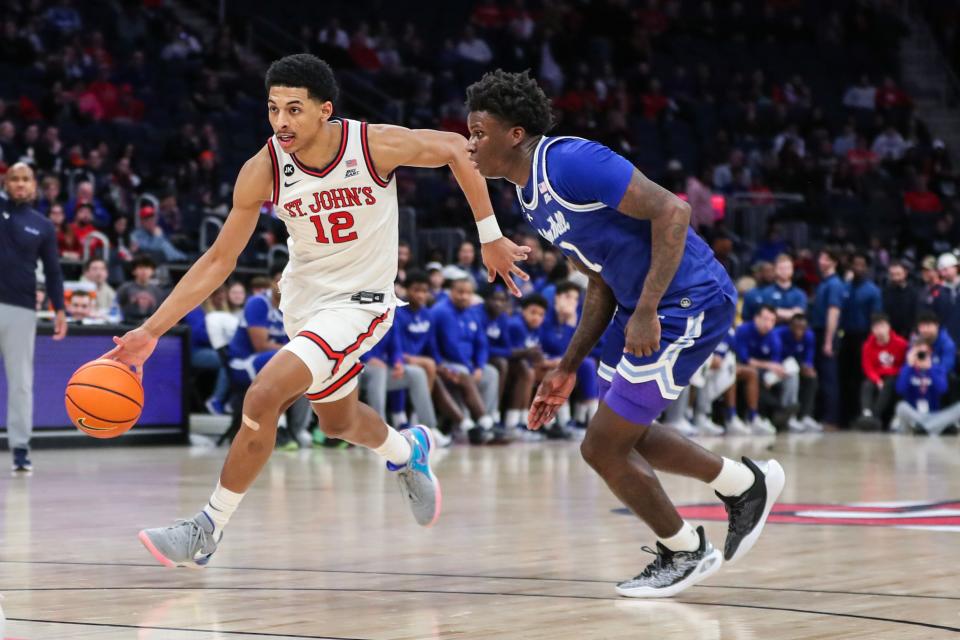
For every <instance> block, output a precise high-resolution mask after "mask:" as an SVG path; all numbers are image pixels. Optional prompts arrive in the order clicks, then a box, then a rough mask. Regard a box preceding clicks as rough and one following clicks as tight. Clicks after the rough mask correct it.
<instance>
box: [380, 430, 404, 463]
mask: <svg viewBox="0 0 960 640" xmlns="http://www.w3.org/2000/svg"><path fill="white" fill-rule="evenodd" d="M373 451H374V453H377V454H378V455H380V456H381V457H383V458H385V459H386V460H387V461H388V462H392V463H393V464H395V465H397V466H400V465H404V464H406V463H407V460H409V459H410V443H409V442H408V441H407V439H406V438H404V437H403V436H402V435H400V432H399V431H397V430H396V429H393V428H391V427H389V426H388V427H387V439H386V440H384V441H383V444H382V445H380V446H379V447H377V448H376V449H374V450H373Z"/></svg>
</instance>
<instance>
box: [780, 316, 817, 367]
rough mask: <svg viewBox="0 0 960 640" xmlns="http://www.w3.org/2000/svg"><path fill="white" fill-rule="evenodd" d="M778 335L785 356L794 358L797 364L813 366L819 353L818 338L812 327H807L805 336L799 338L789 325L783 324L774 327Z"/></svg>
mask: <svg viewBox="0 0 960 640" xmlns="http://www.w3.org/2000/svg"><path fill="white" fill-rule="evenodd" d="M774 332H775V333H776V334H777V337H778V338H779V339H780V346H781V350H782V354H783V357H784V358H791V357H792V358H793V359H795V360H796V361H797V364H801V365H804V364H805V365H807V366H808V367H812V366H813V358H814V356H815V355H816V354H817V346H816V338H815V337H814V335H813V330H812V329H807V330H806V331H805V332H804V333H803V338H802V339H800V340H797V339H796V338H795V337H794V335H793V331H791V330H790V326H789V325H783V326H781V327H777V328H776V329H774Z"/></svg>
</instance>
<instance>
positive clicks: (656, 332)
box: [623, 309, 660, 357]
mask: <svg viewBox="0 0 960 640" xmlns="http://www.w3.org/2000/svg"><path fill="white" fill-rule="evenodd" d="M625 333H626V344H625V345H624V348H623V350H624V351H625V352H627V353H629V354H631V355H635V356H643V357H647V356H652V355H653V354H655V353H656V352H657V351H660V318H659V317H658V316H657V312H656V311H641V310H639V309H637V310H636V311H634V312H633V315H631V316H630V320H629V321H628V322H627V330H626V332H625Z"/></svg>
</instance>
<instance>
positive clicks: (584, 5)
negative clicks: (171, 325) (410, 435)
mask: <svg viewBox="0 0 960 640" xmlns="http://www.w3.org/2000/svg"><path fill="white" fill-rule="evenodd" d="M258 4H259V3H255V2H253V1H252V0H236V1H235V2H230V3H226V5H221V13H220V14H218V13H217V11H216V7H213V8H212V9H209V11H211V13H206V11H208V9H207V8H204V7H199V8H198V7H192V6H181V4H180V3H176V2H165V1H163V0H136V1H134V0H93V1H90V2H72V1H71V0H59V1H43V0H20V1H17V0H12V1H11V2H8V3H6V10H5V11H4V14H3V15H2V17H0V77H2V78H3V79H4V82H3V83H2V84H0V172H2V171H5V170H6V168H7V167H9V166H11V165H12V164H14V163H16V162H26V163H28V164H30V165H31V166H32V167H33V168H34V170H35V172H36V175H37V179H38V183H39V188H38V200H37V202H36V208H37V210H38V211H40V212H41V213H43V214H44V215H46V216H48V217H49V219H50V220H51V222H52V223H53V224H54V226H55V227H56V230H57V240H58V247H59V253H60V258H61V267H62V270H63V272H64V275H65V278H66V280H67V296H68V303H67V309H68V312H69V316H70V317H71V319H72V320H73V321H74V322H82V323H121V322H122V323H125V324H136V323H138V322H140V321H142V320H143V319H144V318H145V317H147V316H148V315H149V314H150V313H152V311H153V310H154V309H155V308H156V307H157V305H158V304H159V303H160V302H161V301H162V300H163V297H164V295H165V294H166V293H167V292H168V291H169V290H170V288H171V287H172V286H173V285H174V284H175V283H176V281H177V279H178V278H179V277H180V275H182V273H183V272H184V271H185V270H186V268H188V267H189V265H190V264H191V262H192V260H194V259H195V258H196V257H197V256H198V255H199V254H200V253H201V252H202V251H204V250H205V249H206V248H207V247H209V245H210V244H211V243H212V241H213V239H214V238H215V237H216V234H217V232H218V231H219V229H220V228H221V227H222V222H223V219H224V217H225V216H226V214H227V213H228V211H229V203H230V196H231V188H232V183H233V180H234V178H235V176H236V173H237V170H238V169H239V167H240V165H241V164H242V162H243V161H245V160H246V158H247V157H249V156H250V155H252V154H253V153H255V152H256V150H257V149H258V148H260V146H261V145H262V144H263V141H264V140H265V139H266V137H267V136H268V135H269V133H270V131H269V127H268V124H267V121H266V118H265V117H264V116H265V110H264V103H263V82H262V73H263V70H264V68H265V62H268V61H269V60H271V59H273V58H275V57H277V56H279V55H283V54H287V53H293V52H297V51H310V52H313V53H315V54H317V55H319V56H321V57H323V58H324V59H326V60H327V61H328V62H330V63H331V65H332V66H333V67H334V69H335V71H336V72H337V74H338V79H339V81H340V82H341V84H342V87H343V94H344V97H343V100H342V101H341V103H340V104H338V105H336V107H337V110H338V113H341V114H343V115H346V116H349V117H356V118H362V119H368V120H370V121H384V122H391V123H397V124H402V125H406V126H410V127H427V128H437V129H445V130H451V131H457V132H461V133H464V134H465V133H466V126H465V122H466V113H465V109H464V105H463V100H464V89H465V87H466V86H467V85H468V84H470V83H471V82H473V81H475V80H476V79H478V78H479V77H480V75H481V74H482V73H483V72H484V71H486V70H489V69H493V68H497V67H501V68H504V69H507V70H522V69H528V68H529V69H531V70H532V71H533V74H534V75H535V76H536V77H537V78H538V79H539V81H540V82H541V84H542V86H543V87H544V89H545V90H546V91H547V93H548V95H550V96H551V97H552V98H553V100H554V105H555V109H556V112H557V114H558V116H559V124H558V126H557V128H556V132H557V133H562V134H569V135H581V136H584V137H588V138H593V139H597V140H599V141H601V142H603V143H604V144H606V145H608V146H610V147H611V148H612V149H614V150H615V151H617V152H618V153H621V154H623V155H624V156H626V157H627V158H629V159H630V160H632V161H633V162H634V163H635V164H636V165H637V167H639V168H640V169H641V170H642V171H644V172H645V173H646V174H647V175H649V176H650V177H652V178H653V179H655V180H657V181H658V182H660V183H661V184H663V185H665V186H666V187H667V188H669V189H671V190H672V191H674V192H675V193H678V194H681V195H682V197H684V198H686V199H687V200H688V201H689V202H690V204H691V206H692V210H693V221H692V223H693V224H694V226H695V228H696V229H697V230H698V231H699V232H700V233H701V234H702V235H703V236H704V237H705V238H706V239H707V241H708V242H709V243H710V244H711V246H712V247H713V249H714V251H715V253H716V255H717V258H718V259H719V260H720V262H721V263H722V264H723V265H724V267H725V268H726V269H727V270H728V271H729V273H730V275H731V277H733V278H734V280H735V281H736V282H737V286H738V289H739V291H740V294H741V299H740V306H741V310H740V314H739V317H738V326H737V327H736V328H735V329H734V330H733V331H732V333H731V335H730V338H729V340H728V341H727V342H726V343H725V344H724V345H722V347H721V348H720V349H719V350H718V352H717V353H716V354H715V355H714V357H713V358H712V359H711V360H710V362H708V363H707V364H706V366H705V367H704V370H703V371H702V372H701V375H700V376H698V377H697V378H696V382H695V384H694V385H693V388H692V389H691V390H690V392H689V393H688V394H686V395H685V396H683V397H682V398H681V399H680V401H678V403H677V405H676V406H675V407H672V408H671V410H670V411H668V412H667V413H668V415H665V416H664V417H663V420H664V421H666V422H668V423H670V424H672V425H674V426H675V427H676V428H678V429H680V430H681V431H683V432H685V433H691V434H693V433H701V434H722V433H724V432H726V433H737V434H762V433H770V432H772V431H773V430H777V429H779V430H787V429H789V430H793V431H811V430H812V431H819V430H821V429H823V428H824V427H826V428H828V429H833V428H862V429H894V430H908V429H918V430H921V431H926V432H929V433H934V432H936V433H940V432H951V431H954V430H955V429H956V423H957V421H958V420H960V410H956V409H957V408H958V407H960V404H957V403H958V402H960V383H958V379H957V370H956V361H957V358H956V344H958V342H960V299H958V291H957V287H958V285H960V277H958V273H957V272H958V259H957V254H956V253H955V249H956V248H957V246H958V245H960V238H958V220H957V215H956V208H957V198H958V193H957V177H956V173H955V172H954V169H953V166H952V160H951V157H952V149H953V146H954V145H953V139H952V137H951V136H953V135H955V134H956V131H957V130H956V129H955V128H951V127H946V126H944V121H943V120H942V119H931V118H926V119H925V118H923V117H921V115H922V114H921V112H923V113H938V112H936V110H934V111H931V110H930V109H929V108H928V109H927V110H926V111H924V110H922V109H921V108H920V107H921V106H922V105H928V106H929V105H930V104H933V103H936V104H941V103H942V104H944V105H946V106H949V107H954V106H955V98H956V96H955V95H954V94H953V93H952V92H951V91H950V90H949V89H939V90H938V91H939V92H940V93H939V94H938V95H935V96H933V98H931V96H930V95H928V94H927V92H925V90H924V87H923V85H922V82H921V83H920V84H917V87H918V89H917V91H911V90H909V87H908V86H906V84H905V83H906V82H907V80H908V78H906V77H905V75H904V71H905V69H906V68H907V67H908V65H909V64H911V61H914V62H916V60H915V58H916V56H913V57H911V55H912V49H911V47H915V46H916V40H917V38H918V37H919V38H920V39H925V40H927V41H928V42H927V43H926V46H928V47H932V48H933V50H935V51H936V52H937V57H936V61H937V64H939V65H940V67H938V68H939V69H940V71H939V72H942V73H943V74H946V76H945V77H949V78H955V75H954V74H955V69H956V65H957V64H958V63H960V39H958V37H957V33H958V32H960V30H958V28H957V27H958V25H960V9H958V6H957V5H958V3H956V2H941V3H917V4H916V5H914V4H913V3H910V2H893V1H890V2H883V1H874V2H870V1H866V0H830V1H828V0H808V1H803V2H801V1H799V0H743V1H732V2H711V1H709V0H707V1H702V0H643V1H640V0H638V1H629V0H592V1H589V2H588V1H585V0H584V1H576V0H539V1H537V0H499V1H498V0H476V1H475V0H456V1H453V2H446V3H442V5H438V6H433V3H421V5H420V6H417V7H402V8H401V7H398V6H393V5H391V4H388V3H382V2H369V3H362V6H356V5H351V6H350V7H349V11H347V10H344V11H338V10H336V9H337V8H339V7H341V5H343V6H344V7H346V4H345V3H341V2H331V3H323V6H322V7H321V6H319V5H318V6H316V7H311V6H305V7H303V8H302V9H298V11H297V12H289V14H288V15H276V12H268V11H267V10H266V9H264V8H262V7H260V6H258ZM225 7H229V12H224V8H225ZM338 15H342V16H350V19H349V20H347V19H342V20H341V19H338V18H336V17H331V16H338ZM463 24H467V25H468V26H467V27H465V28H463V29H462V30H461V29H458V30H457V31H451V28H450V25H463ZM91 25H96V27H91ZM924 51H928V49H924ZM921 62H923V67H924V68H923V69H922V70H925V71H926V72H929V71H930V68H931V67H932V66H933V65H932V63H930V62H929V61H926V60H922V61H921ZM910 70H911V71H913V69H910ZM914 75H915V76H916V77H918V78H922V76H923V74H911V77H913V76H914ZM938 77H939V76H938ZM914 82H915V83H916V82H919V81H916V80H914ZM940 84H942V85H943V86H947V87H949V86H954V84H951V83H950V82H945V83H940ZM397 181H398V192H399V195H400V201H401V205H402V211H401V237H402V238H403V241H402V244H401V252H400V264H399V265H398V266H399V275H398V281H397V290H398V292H399V293H400V294H401V295H402V296H403V297H404V299H407V300H409V301H410V302H411V304H410V306H409V307H407V308H406V311H405V315H404V316H403V318H402V319H401V321H399V322H398V323H397V324H396V325H395V327H394V329H393V330H392V331H391V334H389V335H388V337H387V339H385V340H384V341H383V343H381V345H380V346H379V347H378V349H376V350H375V351H374V352H372V353H371V354H370V355H369V356H368V357H367V361H366V366H367V368H366V371H365V372H364V374H363V376H364V382H363V393H364V395H365V397H366V398H367V401H368V402H369V403H370V404H371V405H372V406H374V407H375V408H378V409H379V410H380V411H381V412H382V413H383V415H384V417H385V419H387V420H390V421H393V422H394V423H402V422H407V421H409V420H414V419H415V420H418V421H420V422H427V423H432V424H431V425H430V426H435V427H437V428H438V429H439V430H441V431H443V432H444V433H447V434H453V435H458V434H459V435H462V437H463V438H465V439H468V440H470V441H471V442H475V443H485V442H506V441H509V440H511V439H516V438H518V437H519V438H532V437H539V436H531V435H530V434H529V432H526V431H524V430H523V428H522V427H523V424H524V422H525V421H526V414H525V408H526V407H528V406H529V401H530V395H531V393H532V390H533V389H534V388H535V385H536V383H537V381H538V379H539V378H540V377H541V376H542V375H543V373H544V372H545V371H546V370H548V369H549V367H550V366H551V365H552V364H553V363H555V360H556V358H557V357H559V355H560V354H561V353H562V352H563V349H564V348H565V345H566V344H567V342H569V339H570V336H571V335H572V331H573V327H574V326H575V325H576V322H577V318H578V313H579V307H580V303H581V301H582V293H583V285H584V282H583V281H582V280H581V279H579V278H578V277H577V275H576V274H575V272H573V271H571V269H570V268H569V266H568V265H567V264H566V263H565V261H564V259H563V257H562V256H561V255H560V254H559V253H558V252H556V251H555V250H552V249H550V248H548V247H547V245H546V244H544V243H542V242H541V241H540V240H539V239H538V238H537V237H536V236H535V235H534V234H533V233H532V232H531V230H530V229H529V228H528V227H526V223H525V221H524V220H523V219H522V217H521V216H520V213H519V207H518V204H517V202H516V197H515V193H514V190H513V187H512V186H510V185H507V184H506V183H505V182H503V181H500V182H497V183H490V188H491V196H492V199H493V202H494V206H495V209H496V212H497V215H498V218H499V219H500V224H501V227H502V228H503V229H504V231H505V232H506V233H508V234H509V235H511V236H512V237H513V238H514V239H515V240H516V241H517V242H519V243H522V244H526V245H528V246H530V247H531V248H532V249H533V251H532V254H531V258H530V260H529V261H528V262H527V263H526V264H525V265H524V268H525V269H526V270H527V272H528V273H529V274H530V276H531V278H530V281H529V282H528V283H523V293H524V297H523V299H522V300H513V299H510V298H508V296H506V295H505V294H504V292H503V290H502V289H501V288H499V287H496V286H491V285H490V284H489V283H488V282H487V278H486V274H485V272H484V270H483V268H482V265H481V264H480V261H479V252H478V245H477V243H476V236H475V232H474V230H473V228H474V225H473V222H472V217H471V215H470V212H469V209H468V208H467V206H466V203H465V202H464V200H463V198H462V196H461V195H460V193H459V190H458V188H457V186H456V183H455V181H453V179H452V176H450V175H449V174H448V172H445V171H435V170H405V171H401V172H399V173H398V175H397ZM285 241H286V232H285V229H284V227H283V224H282V222H280V221H279V220H278V219H277V218H276V217H275V216H274V215H273V212H272V211H271V208H270V204H269V203H265V205H264V209H263V215H262V216H261V221H260V224H259V226H258V229H257V232H256V233H255V235H254V237H253V238H252V239H251V242H250V244H249V246H248V247H247V250H246V251H245V252H244V254H243V257H242V259H241V261H240V264H239V266H238V269H237V272H236V273H235V274H234V276H233V277H232V278H231V280H230V281H229V282H228V283H227V284H226V285H224V287H222V288H221V289H220V290H218V291H217V292H216V293H214V295H212V296H211V297H210V299H209V300H208V301H207V302H206V303H204V305H203V306H202V307H200V308H198V309H197V310H195V312H194V313H192V314H191V315H190V316H189V317H188V318H187V319H186V320H185V322H186V323H187V324H189V326H190V328H191V331H192V344H193V353H192V366H193V368H194V372H195V375H196V377H197V380H198V384H197V385H196V389H197V392H196V397H195V398H194V405H195V406H194V409H195V410H197V411H208V412H210V413H225V412H229V411H230V410H231V406H236V402H237V398H238V397H242V393H243V389H244V377H243V376H242V375H236V371H239V370H240V369H242V368H243V366H245V365H243V364H242V363H243V362H245V361H247V360H249V359H250V358H251V357H253V356H254V355H256V354H259V353H267V352H269V351H271V350H272V349H274V348H276V347H277V346H278V345H277V344H276V342H278V341H280V340H282V336H280V335H277V336H274V333H273V332H271V327H272V324H271V323H274V324H275V322H276V315H277V313H278V312H276V300H275V295H276V294H275V293H274V291H273V287H274V283H275V281H276V279H277V277H278V273H279V270H280V268H281V267H282V265H283V263H284V261H285V257H286V256H285V254H286V246H285ZM37 304H38V309H40V310H46V309H48V307H49V302H48V301H46V300H44V298H43V294H42V291H41V292H40V294H38V300H37ZM464 315H466V316H467V317H468V318H469V322H467V323H463V322H457V321H456V320H458V319H461V318H462V317H464ZM464 326H467V327H468V328H469V330H467V329H464V328H463V327H464ZM281 333H282V332H281ZM238 335H239V336H240V337H237V336H238ZM598 375H599V376H603V375H605V374H604V370H603V367H602V366H599V362H598V361H597V360H596V359H594V360H592V361H590V366H589V367H585V368H584V369H583V370H582V371H581V372H580V375H579V384H578V389H577V391H576V393H575V395H574V398H573V402H572V405H571V406H569V407H567V408H566V409H565V411H564V412H562V414H561V415H560V417H559V419H558V421H557V423H556V424H554V425H553V426H552V427H551V428H550V430H548V432H547V434H548V435H549V437H556V438H567V437H575V436H576V435H577V432H578V430H579V429H582V427H583V425H584V424H585V422H586V421H587V420H588V419H589V416H590V415H591V414H592V412H593V411H594V410H595V409H596V403H597V397H596V380H597V376H598ZM308 419H309V412H303V415H297V416H293V417H288V422H289V425H288V426H289V429H288V432H289V433H288V434H287V441H286V442H284V443H281V444H284V445H286V446H291V447H295V446H298V444H299V445H301V446H307V445H309V444H310V443H311V442H312V438H311V436H310V434H309V425H308V424H307V420H308Z"/></svg>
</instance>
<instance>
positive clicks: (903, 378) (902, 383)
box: [897, 365, 913, 398]
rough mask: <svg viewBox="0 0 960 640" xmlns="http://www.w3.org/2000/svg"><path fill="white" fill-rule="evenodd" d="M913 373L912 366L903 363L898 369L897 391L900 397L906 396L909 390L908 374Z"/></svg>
mask: <svg viewBox="0 0 960 640" xmlns="http://www.w3.org/2000/svg"><path fill="white" fill-rule="evenodd" d="M911 373H913V367H911V366H910V365H904V366H903V369H900V375H898V376H897V393H898V394H899V395H900V397H901V398H906V397H907V393H908V392H909V391H910V374H911Z"/></svg>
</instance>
